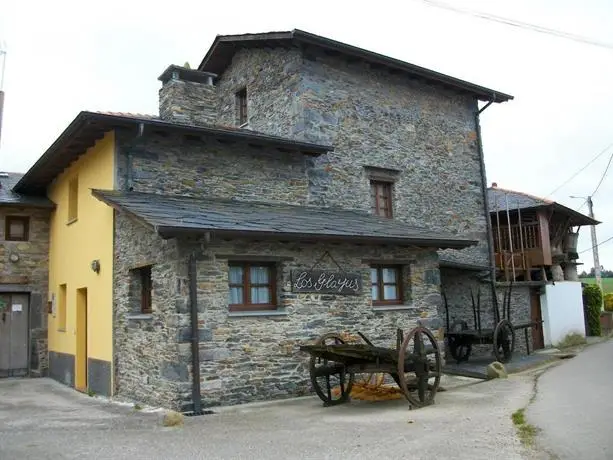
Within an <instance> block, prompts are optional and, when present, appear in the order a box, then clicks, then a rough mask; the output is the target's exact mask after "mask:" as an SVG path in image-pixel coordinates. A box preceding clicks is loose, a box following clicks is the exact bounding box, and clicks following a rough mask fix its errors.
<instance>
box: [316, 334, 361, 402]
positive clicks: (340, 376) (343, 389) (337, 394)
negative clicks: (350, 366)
mask: <svg viewBox="0 0 613 460" xmlns="http://www.w3.org/2000/svg"><path fill="white" fill-rule="evenodd" d="M344 343H345V341H344V340H343V339H342V338H341V336H340V335H339V334H337V333H335V332H329V333H327V334H324V335H322V336H321V337H320V338H319V339H317V341H316V342H315V345H340V344H344ZM309 372H310V374H311V383H312V385H313V389H314V390H315V393H317V396H319V399H321V400H322V401H323V402H324V406H333V405H335V404H340V403H344V402H347V401H349V394H350V393H351V387H352V385H353V380H354V374H353V373H348V372H346V370H345V365H344V364H343V363H340V362H336V361H329V360H327V359H323V358H319V357H315V356H311V361H310V363H309Z"/></svg>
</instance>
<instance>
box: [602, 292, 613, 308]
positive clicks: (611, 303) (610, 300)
mask: <svg viewBox="0 0 613 460" xmlns="http://www.w3.org/2000/svg"><path fill="white" fill-rule="evenodd" d="M604 309H605V310H606V311H613V292H609V293H608V294H605V295H604Z"/></svg>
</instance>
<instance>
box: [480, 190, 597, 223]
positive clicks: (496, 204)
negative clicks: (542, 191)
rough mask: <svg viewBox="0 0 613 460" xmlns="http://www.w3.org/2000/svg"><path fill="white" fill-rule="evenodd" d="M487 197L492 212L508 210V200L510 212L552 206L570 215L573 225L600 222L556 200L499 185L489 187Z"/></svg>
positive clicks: (555, 209) (557, 210)
mask: <svg viewBox="0 0 613 460" xmlns="http://www.w3.org/2000/svg"><path fill="white" fill-rule="evenodd" d="M487 199H488V205H489V208H490V213H491V214H496V211H498V212H503V211H504V212H506V210H507V200H508V203H509V211H510V212H513V211H515V210H517V209H518V208H519V209H520V210H522V209H538V208H545V207H551V208H552V209H553V210H554V211H556V212H559V213H561V214H565V215H567V216H568V217H570V218H571V225H572V226H578V225H597V224H599V223H600V222H599V221H597V220H595V219H592V218H591V217H589V216H586V215H585V214H581V213H580V212H578V211H575V210H574V209H571V208H568V207H566V206H564V205H562V204H560V203H557V202H555V201H552V200H549V199H546V198H540V197H538V196H535V195H530V194H529V193H524V192H517V191H515V190H508V189H505V188H500V187H498V186H496V187H490V188H488V189H487Z"/></svg>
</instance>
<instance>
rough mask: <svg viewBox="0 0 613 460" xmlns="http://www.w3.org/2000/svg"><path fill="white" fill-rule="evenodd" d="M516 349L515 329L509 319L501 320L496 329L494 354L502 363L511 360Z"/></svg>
mask: <svg viewBox="0 0 613 460" xmlns="http://www.w3.org/2000/svg"><path fill="white" fill-rule="evenodd" d="M514 349H515V329H513V325H512V324H511V321H509V320H508V319H503V320H501V321H500V322H499V323H498V324H497V325H496V329H494V355H495V356H496V359H497V360H498V361H499V362H501V363H507V362H509V361H511V358H512V357H513V350H514Z"/></svg>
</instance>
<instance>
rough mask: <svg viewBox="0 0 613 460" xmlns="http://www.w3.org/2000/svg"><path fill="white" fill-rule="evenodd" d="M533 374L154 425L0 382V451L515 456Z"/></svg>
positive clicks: (37, 382) (36, 455) (47, 390)
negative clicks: (412, 397) (415, 398)
mask: <svg viewBox="0 0 613 460" xmlns="http://www.w3.org/2000/svg"><path fill="white" fill-rule="evenodd" d="M532 382H533V380H532V378H528V377H519V376H518V377H515V378H509V379H508V380H494V381H489V382H484V383H478V384H474V385H467V386H459V387H456V388H453V389H451V390H450V391H446V392H443V393H440V394H438V395H437V399H436V404H435V405H434V406H429V407H425V408H422V409H418V410H414V411H409V410H407V404H406V402H405V401H404V400H396V401H382V402H374V403H368V402H364V401H352V402H351V403H350V404H345V405H342V406H336V407H327V408H324V407H322V405H321V401H319V399H317V398H316V397H307V398H297V399H290V400H286V401H283V402H274V403H264V404H246V405H242V406H234V407H228V408H221V409H219V410H217V409H216V410H217V413H216V414H213V415H205V416H201V417H188V418H186V420H185V425H184V426H183V427H178V428H176V427H175V428H166V427H162V426H161V423H160V422H161V417H162V414H161V413H156V412H150V413H147V412H146V411H143V410H138V411H137V410H134V408H133V407H126V406H123V407H122V406H117V405H116V404H114V403H109V402H104V401H102V400H99V399H97V398H89V397H88V396H87V395H82V394H79V393H76V392H75V391H73V390H71V389H69V388H67V387H64V386H62V385H60V384H59V383H57V382H54V381H51V380H49V379H32V380H27V379H23V380H4V381H3V380H0V459H1V460H22V459H35V460H43V459H53V460H57V459H79V460H81V459H89V458H92V459H96V460H99V459H113V460H116V459H129V460H139V459H143V460H144V459H146V460H151V459H164V460H167V459H175V458H176V459H192V458H193V459H206V460H215V459H232V460H236V459H249V460H253V459H257V460H260V459H283V460H288V459H317V460H320V459H328V458H329V459H335V460H339V459H340V460H343V459H351V460H358V459H368V460H372V459H376V458H380V459H407V458H408V459H424V460H425V459H427V460H432V459H435V458H440V459H445V458H453V459H454V460H455V459H466V460H480V459H483V460H491V459H504V460H514V459H517V460H523V459H525V458H526V456H525V449H524V448H523V447H522V445H521V443H520V442H519V440H518V438H517V436H516V434H515V428H514V427H513V424H512V421H511V414H512V413H513V412H514V411H515V410H517V409H518V408H520V407H525V405H526V404H527V403H528V401H529V399H530V396H531V393H532V388H533V383H532Z"/></svg>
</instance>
